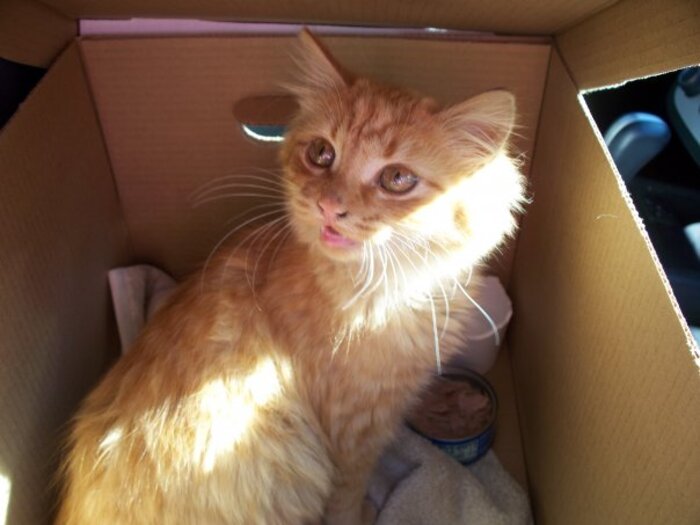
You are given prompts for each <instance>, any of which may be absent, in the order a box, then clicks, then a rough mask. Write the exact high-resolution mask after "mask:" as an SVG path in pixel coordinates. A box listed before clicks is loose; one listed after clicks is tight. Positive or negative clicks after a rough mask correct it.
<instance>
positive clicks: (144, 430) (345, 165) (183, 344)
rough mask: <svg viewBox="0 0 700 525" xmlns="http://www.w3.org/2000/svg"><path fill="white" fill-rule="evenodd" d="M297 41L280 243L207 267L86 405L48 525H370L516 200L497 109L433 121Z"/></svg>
mask: <svg viewBox="0 0 700 525" xmlns="http://www.w3.org/2000/svg"><path fill="white" fill-rule="evenodd" d="M301 42H302V46H301V47H302V49H303V58H302V60H301V61H300V65H301V69H302V73H303V76H304V79H305V80H304V81H303V82H302V83H301V85H300V86H297V87H296V88H295V94H296V95H297V97H298V101H299V107H300V109H299V112H298V115H297V116H296V118H295V119H294V121H293V122H292V124H291V125H290V127H289V131H288V133H287V136H286V139H285V142H284V146H283V148H282V151H281V162H282V166H283V169H284V176H283V179H282V181H281V183H282V184H283V187H284V192H285V203H286V210H287V215H286V217H288V219H286V220H288V223H287V224H288V225H289V226H290V227H291V230H292V235H290V236H289V237H284V236H283V235H281V234H280V233H281V232H280V231H278V232H277V233H278V234H280V235H279V239H280V243H271V242H268V243H255V242H250V241H246V240H245V239H242V240H240V242H238V243H237V244H234V245H232V246H230V247H229V248H227V249H223V250H219V253H218V254H217V256H216V257H214V258H213V259H212V260H211V261H210V262H209V263H208V265H207V266H206V270H205V271H204V272H203V273H200V274H199V275H198V276H196V277H193V278H191V279H190V280H189V281H187V282H186V283H185V284H183V285H182V286H181V287H180V288H179V290H178V291H177V292H176V294H175V295H174V296H173V297H172V298H171V299H170V300H169V302H168V304H167V305H166V306H165V307H164V308H163V309H161V310H160V311H159V312H158V313H157V314H156V315H155V317H154V318H153V319H152V321H151V322H150V324H149V325H148V326H147V327H146V329H145V330H144V332H143V333H142V334H141V336H140V338H139V339H138V341H137V342H136V344H135V345H134V347H133V348H132V349H131V351H130V352H129V353H128V354H127V355H125V356H124V357H123V358H122V359H121V360H120V361H119V362H118V363H117V364H116V365H115V366H114V368H113V369H112V370H111V371H110V372H109V373H108V374H107V376H106V377H105V378H104V380H103V381H102V382H101V383H100V385H99V386H98V387H97V388H96V389H95V390H94V391H93V392H92V394H90V396H89V397H88V398H87V399H86V401H85V403H84V405H83V407H82V409H81V411H80V413H79V414H78V416H77V418H76V421H75V424H74V427H73V429H72V434H71V440H70V448H69V455H68V458H67V461H66V464H65V468H64V477H65V492H64V498H63V501H62V506H61V509H60V512H59V517H58V522H59V523H61V524H66V525H68V524H71V525H72V524H98V523H100V524H101V523H105V524H138V523H143V524H153V523H164V524H170V523H184V524H190V523H191V524H218V523H221V524H224V523H228V524H245V525H250V524H281V525H289V524H302V523H310V522H319V521H324V522H325V523H328V524H357V523H361V522H363V520H369V519H371V517H369V516H368V515H367V514H363V513H365V512H366V510H367V509H364V510H363V505H364V496H365V489H366V483H367V480H368V477H369V475H370V473H371V471H372V469H373V467H374V464H375V461H376V459H377V458H378V456H379V454H380V452H381V450H382V448H383V447H384V446H385V445H387V443H388V442H389V441H390V440H391V439H392V436H393V435H394V432H395V430H396V429H397V427H398V426H399V425H400V423H401V420H402V415H403V414H404V412H405V411H406V409H407V407H408V406H409V405H410V403H411V402H412V401H413V400H414V398H415V397H416V395H417V392H418V391H419V390H420V388H421V387H422V386H424V385H425V384H426V383H427V382H428V381H429V380H430V378H431V376H432V375H433V374H434V373H435V370H436V354H437V353H436V350H437V349H438V348H439V350H440V353H441V355H442V357H443V358H445V357H447V356H449V355H450V353H451V352H453V351H455V350H456V349H457V348H459V347H460V346H461V345H462V344H463V341H464V327H465V321H466V316H465V315H464V311H466V310H467V309H469V308H470V300H469V298H468V297H467V295H466V290H464V289H463V287H462V284H463V283H465V282H467V281H469V280H470V279H471V272H472V268H473V267H474V266H475V265H476V264H477V263H478V262H479V261H480V260H482V259H483V258H484V257H485V256H486V255H487V254H488V253H489V252H491V251H492V250H493V249H494V248H495V247H496V246H497V245H498V244H499V243H500V242H501V241H502V240H503V238H504V236H506V235H508V234H509V233H511V232H512V231H513V230H514V227H515V221H514V218H513V212H514V211H515V210H517V209H518V207H519V205H520V203H521V201H522V195H523V181H522V178H521V176H520V175H519V173H518V171H517V169H516V168H515V167H514V165H513V162H512V161H511V160H510V159H509V157H508V156H507V154H506V141H507V138H508V136H509V134H510V132H511V130H512V127H513V120H514V102H513V97H512V96H511V95H510V94H508V93H506V92H503V91H494V92H489V93H486V94H483V95H480V96H477V97H475V98H472V99H470V100H468V101H466V102H464V103H462V104H459V105H456V106H453V107H449V108H446V109H441V108H440V107H438V106H437V104H436V103H435V102H434V101H432V100H430V99H428V98H421V97H418V96H416V95H414V94H409V93H407V92H405V91H401V90H398V89H393V88H389V87H385V86H381V85H378V84H376V83H374V82H371V81H369V80H365V79H358V78H354V77H352V76H351V75H349V74H347V73H346V72H343V71H341V70H340V69H339V68H338V67H337V65H336V64H335V62H334V61H333V59H332V58H331V57H330V55H329V54H328V52H327V51H326V50H325V49H323V47H321V46H320V44H319V43H318V42H317V41H316V40H315V39H314V38H313V37H312V36H311V35H310V34H309V33H306V32H304V33H302V35H301ZM278 224H280V225H281V224H282V221H280V222H278ZM273 227H277V224H275V225H273ZM249 238H251V237H250V236H249ZM260 244H264V245H263V246H260ZM273 245H274V248H273ZM251 261H256V264H255V272H252V271H251V270H252V268H251V266H252V265H251V264H250V263H251ZM252 274H254V275H252ZM450 311H451V313H450ZM438 362H439V360H438Z"/></svg>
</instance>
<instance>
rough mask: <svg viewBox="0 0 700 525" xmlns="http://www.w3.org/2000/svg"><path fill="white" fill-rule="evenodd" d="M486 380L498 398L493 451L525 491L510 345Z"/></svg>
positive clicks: (503, 351) (502, 351) (525, 478)
mask: <svg viewBox="0 0 700 525" xmlns="http://www.w3.org/2000/svg"><path fill="white" fill-rule="evenodd" d="M486 378H487V379H488V380H489V382H490V383H491V385H492V386H493V388H494V390H495V391H496V395H497V396H498V419H497V421H496V437H495V439H494V442H493V451H494V452H495V453H496V455H497V456H498V459H499V460H500V461H501V463H502V464H503V466H504V467H505V469H506V470H507V471H508V472H510V474H511V475H512V476H513V477H514V478H515V480H516V481H517V482H518V483H520V485H521V486H522V487H525V488H526V489H527V474H526V472H525V460H524V456H523V444H522V437H521V434H520V423H519V421H518V408H517V404H516V401H515V390H514V388H513V374H512V370H511V360H510V351H509V349H508V346H507V345H503V346H502V347H501V351H500V352H499V354H498V358H497V359H496V363H495V364H494V365H493V368H492V369H491V370H489V372H488V373H487V374H486Z"/></svg>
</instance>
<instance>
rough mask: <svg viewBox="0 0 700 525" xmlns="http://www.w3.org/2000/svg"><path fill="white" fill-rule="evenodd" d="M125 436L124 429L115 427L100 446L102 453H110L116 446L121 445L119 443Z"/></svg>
mask: <svg viewBox="0 0 700 525" xmlns="http://www.w3.org/2000/svg"><path fill="white" fill-rule="evenodd" d="M123 436H124V429H123V428H122V427H114V428H113V429H111V430H110V431H109V432H107V434H105V437H104V438H102V441H100V446H99V447H98V448H99V449H100V451H102V452H105V453H106V452H108V451H109V450H110V449H111V448H112V447H113V446H114V445H116V444H117V443H119V441H120V440H121V439H122V437H123Z"/></svg>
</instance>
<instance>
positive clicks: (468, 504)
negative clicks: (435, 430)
mask: <svg viewBox="0 0 700 525" xmlns="http://www.w3.org/2000/svg"><path fill="white" fill-rule="evenodd" d="M109 282H110V286H111V289H112V301H113V303H114V311H115V314H116V318H117V325H118V328H119V336H120V338H121V344H122V351H123V352H126V351H127V350H128V348H129V346H130V345H131V344H132V343H133V341H134V339H135V338H136V336H137V335H138V333H139V332H140V330H141V329H142V328H143V325H144V324H145V322H146V320H147V319H148V318H149V316H150V315H152V314H153V312H155V310H156V309H157V308H158V307H159V306H160V305H161V304H162V303H163V301H164V300H165V299H166V298H167V296H168V295H169V294H170V292H171V291H172V290H173V288H174V286H175V281H174V280H173V279H172V278H171V277H170V276H168V275H167V274H165V273H164V272H162V271H161V270H159V269H157V268H154V267H152V266H148V265H139V266H131V267H127V268H117V269H115V270H112V271H110V272H109ZM367 496H368V498H369V500H370V501H371V503H372V504H373V505H374V507H375V508H376V510H377V520H376V524H377V525H397V524H400V525H458V524H474V525H528V524H531V523H532V516H531V513H530V506H529V502H528V499H527V496H526V495H525V492H524V491H523V489H522V488H521V487H520V486H519V485H518V484H517V483H516V482H515V481H514V480H513V478H512V477H511V476H510V475H509V474H508V473H507V472H506V470H505V469H504V468H503V466H502V465H501V463H500V462H499V461H498V458H497V457H496V455H495V454H494V453H493V452H492V451H490V452H488V453H487V454H486V455H485V456H484V457H483V458H482V459H480V460H479V461H477V462H476V463H474V464H472V465H470V466H469V467H464V466H462V465H461V464H459V463H458V462H457V461H455V460H454V459H452V458H451V457H449V456H448V455H446V454H445V453H443V452H442V451H441V450H439V449H438V448H436V447H435V446H433V445H432V444H431V443H430V442H429V441H427V440H426V439H423V438H422V437H420V436H419V435H417V434H416V433H414V432H413V431H411V430H409V429H408V428H402V429H401V431H400V432H399V434H398V436H397V438H396V440H395V441H394V443H393V444H392V445H391V446H390V447H389V448H388V449H387V450H386V451H385V452H384V454H383V456H382V457H381V459H380V461H379V463H378V464H377V467H376V469H375V472H374V474H373V476H372V479H371V480H370V484H369V488H368V494H367Z"/></svg>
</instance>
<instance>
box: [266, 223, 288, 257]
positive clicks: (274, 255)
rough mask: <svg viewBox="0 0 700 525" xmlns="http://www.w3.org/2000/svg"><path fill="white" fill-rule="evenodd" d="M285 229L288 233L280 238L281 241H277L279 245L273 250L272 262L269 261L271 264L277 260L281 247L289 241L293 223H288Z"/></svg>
mask: <svg viewBox="0 0 700 525" xmlns="http://www.w3.org/2000/svg"><path fill="white" fill-rule="evenodd" d="M284 229H286V230H287V233H285V234H284V235H283V236H282V238H281V239H280V240H279V242H278V243H277V247H276V248H275V250H274V251H273V252H272V256H271V257H270V262H269V263H268V265H271V264H272V263H273V262H274V261H275V258H276V257H277V254H278V253H279V251H280V248H281V247H282V246H283V245H284V243H285V242H286V241H287V238H288V237H289V236H290V235H291V233H292V225H291V223H290V224H287V225H286V226H285V227H284Z"/></svg>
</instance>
